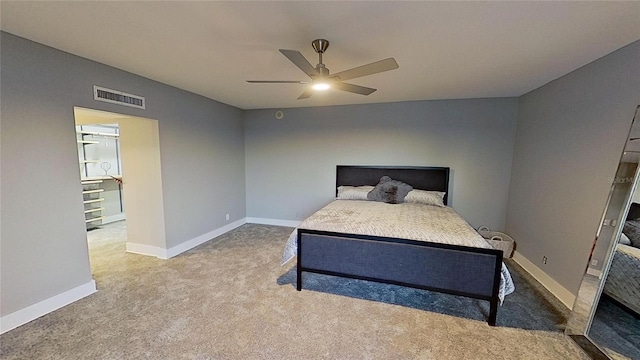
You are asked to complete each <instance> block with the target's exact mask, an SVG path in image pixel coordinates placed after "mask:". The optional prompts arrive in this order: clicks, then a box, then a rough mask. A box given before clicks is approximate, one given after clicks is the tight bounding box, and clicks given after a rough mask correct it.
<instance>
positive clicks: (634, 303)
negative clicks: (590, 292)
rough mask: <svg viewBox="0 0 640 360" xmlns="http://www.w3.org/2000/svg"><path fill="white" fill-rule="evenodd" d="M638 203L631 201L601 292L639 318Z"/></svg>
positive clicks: (639, 252) (639, 241)
mask: <svg viewBox="0 0 640 360" xmlns="http://www.w3.org/2000/svg"><path fill="white" fill-rule="evenodd" d="M639 206H640V205H639V204H637V203H633V204H632V206H631V210H630V211H629V215H628V216H627V220H626V221H625V223H624V227H623V230H622V234H621V236H620V242H619V243H618V244H616V248H615V252H614V255H613V259H612V261H611V266H610V267H609V272H608V274H607V281H606V282H605V285H604V294H605V295H607V296H609V297H610V298H611V299H613V300H614V301H615V302H616V303H617V304H619V305H621V306H622V307H623V308H624V309H626V310H628V311H629V312H630V313H632V314H633V315H634V316H635V317H640V220H639V219H640V212H638V207H639Z"/></svg>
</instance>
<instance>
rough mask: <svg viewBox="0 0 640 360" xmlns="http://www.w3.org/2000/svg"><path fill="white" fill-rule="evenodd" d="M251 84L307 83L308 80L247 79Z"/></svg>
mask: <svg viewBox="0 0 640 360" xmlns="http://www.w3.org/2000/svg"><path fill="white" fill-rule="evenodd" d="M247 82H248V83H252V84H309V83H310V81H296V80H247Z"/></svg>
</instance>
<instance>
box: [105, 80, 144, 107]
mask: <svg viewBox="0 0 640 360" xmlns="http://www.w3.org/2000/svg"><path fill="white" fill-rule="evenodd" d="M93 99H94V100H98V101H104V102H108V103H112V104H120V105H125V106H131V107H134V108H138V109H144V108H145V106H144V98H143V97H142V96H138V95H133V94H128V93H126V92H122V91H118V90H111V89H107V88H103V87H100V86H96V85H94V86H93Z"/></svg>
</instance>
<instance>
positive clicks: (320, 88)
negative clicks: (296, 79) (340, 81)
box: [311, 82, 331, 91]
mask: <svg viewBox="0 0 640 360" xmlns="http://www.w3.org/2000/svg"><path fill="white" fill-rule="evenodd" d="M330 87H331V86H330V85H329V84H327V83H325V82H318V83H315V84H313V85H311V88H312V89H313V90H318V91H324V90H329V88H330Z"/></svg>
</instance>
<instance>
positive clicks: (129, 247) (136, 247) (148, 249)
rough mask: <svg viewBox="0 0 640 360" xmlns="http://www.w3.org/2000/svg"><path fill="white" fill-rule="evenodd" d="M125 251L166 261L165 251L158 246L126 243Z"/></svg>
mask: <svg viewBox="0 0 640 360" xmlns="http://www.w3.org/2000/svg"><path fill="white" fill-rule="evenodd" d="M125 251H126V252H128V253H132V254H138V255H146V256H155V257H157V258H160V259H168V257H167V249H164V248H161V247H158V246H152V245H145V244H137V243H132V242H128V241H127V244H126V249H125Z"/></svg>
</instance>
